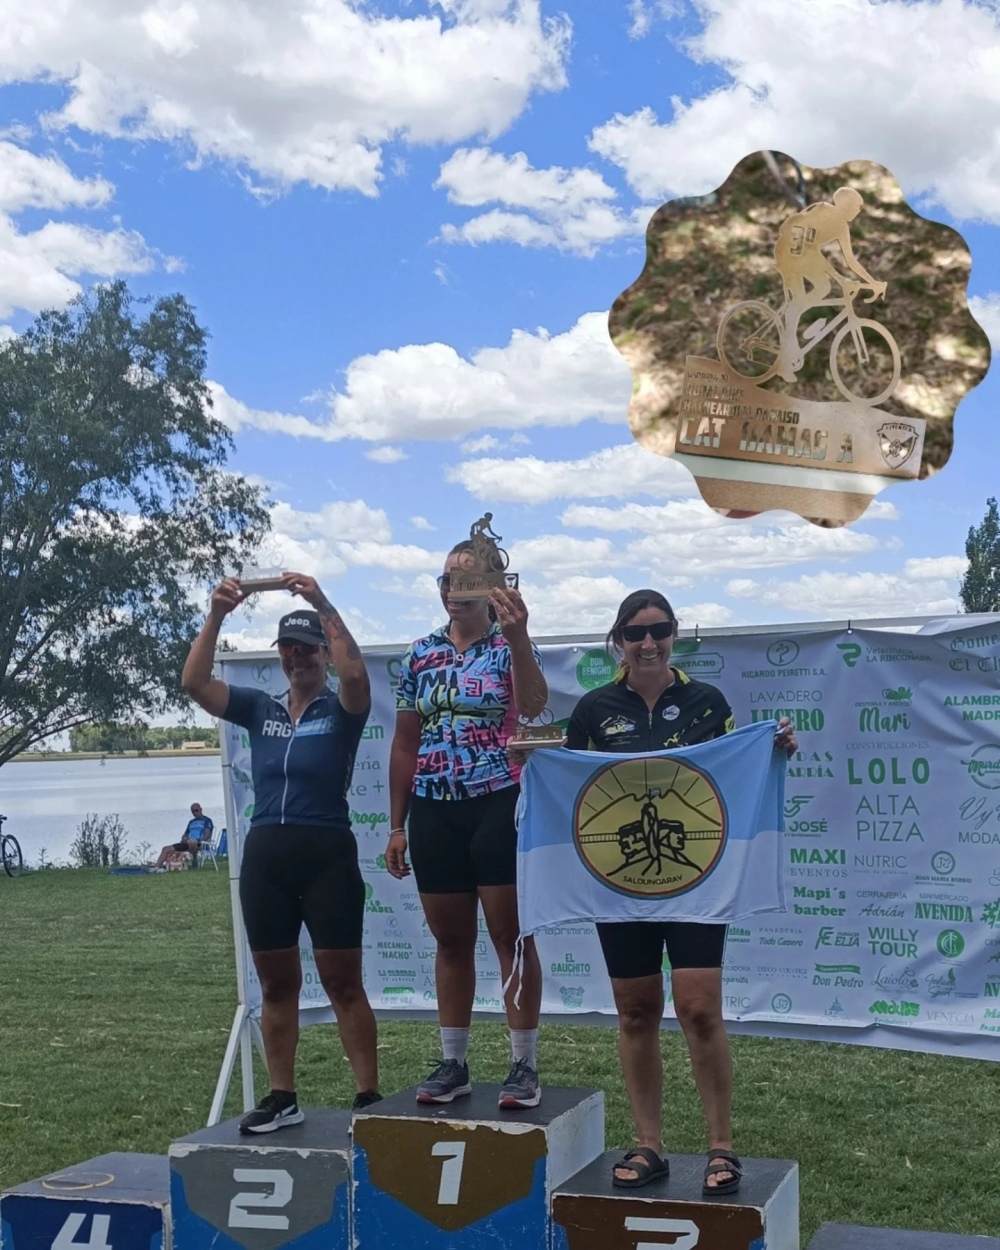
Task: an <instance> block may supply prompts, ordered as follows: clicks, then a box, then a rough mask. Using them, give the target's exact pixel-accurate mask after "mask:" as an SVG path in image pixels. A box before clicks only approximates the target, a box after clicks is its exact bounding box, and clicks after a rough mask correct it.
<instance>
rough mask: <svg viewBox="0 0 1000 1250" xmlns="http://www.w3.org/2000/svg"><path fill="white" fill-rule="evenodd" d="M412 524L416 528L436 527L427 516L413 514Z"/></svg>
mask: <svg viewBox="0 0 1000 1250" xmlns="http://www.w3.org/2000/svg"><path fill="white" fill-rule="evenodd" d="M410 524H411V525H412V526H413V528H414V529H415V530H432V529H433V528H434V526H433V525H431V523H430V521H428V520H427V518H426V517H425V516H411V517H410Z"/></svg>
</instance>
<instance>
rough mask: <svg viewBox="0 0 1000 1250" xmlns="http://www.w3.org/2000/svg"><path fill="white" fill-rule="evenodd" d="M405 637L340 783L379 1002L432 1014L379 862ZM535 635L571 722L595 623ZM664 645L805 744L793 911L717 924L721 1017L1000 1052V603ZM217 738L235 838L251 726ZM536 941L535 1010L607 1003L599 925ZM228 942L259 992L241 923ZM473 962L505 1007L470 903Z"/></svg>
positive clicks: (271, 665)
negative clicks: (908, 625) (971, 610)
mask: <svg viewBox="0 0 1000 1250" xmlns="http://www.w3.org/2000/svg"><path fill="white" fill-rule="evenodd" d="M402 651H403V648H402V647H401V648H400V651H399V654H396V655H393V654H386V653H385V652H384V651H383V652H381V653H379V654H371V655H368V656H367V657H366V658H367V662H368V668H369V673H370V675H371V681H372V696H373V707H372V714H371V718H370V720H369V723H368V727H367V728H366V730H365V735H364V738H363V740H362V742H361V746H360V749H359V752H358V760H357V764H356V767H355V771H354V777H353V782H352V786H351V792H350V808H351V813H352V821H353V826H354V831H355V834H356V836H357V839H358V845H359V852H360V860H361V866H362V871H363V873H364V877H365V882H366V892H367V901H366V908H365V910H366V915H365V937H364V972H365V983H366V986H367V989H368V993H369V996H370V997H371V1000H372V1003H373V1005H374V1006H375V1007H377V1008H379V1009H383V1010H386V1009H393V1010H401V1009H402V1010H414V1011H416V1010H420V1011H433V1010H434V1009H435V1008H436V996H435V989H434V940H433V938H432V937H431V935H430V933H429V931H428V928H427V924H426V922H425V920H424V918H423V913H422V911H421V908H420V901H419V898H418V896H417V891H416V886H415V885H414V882H413V878H412V877H410V878H408V879H406V880H405V881H394V880H393V879H392V878H391V877H390V876H389V874H388V873H387V872H386V871H385V859H384V852H385V846H386V841H387V837H388V830H389V818H388V812H389V749H390V746H391V739H392V726H393V723H394V720H395V709H394V688H395V683H396V680H397V678H398V673H399V661H400V657H401V655H402ZM541 651H542V657H543V662H544V666H545V672H546V676H547V678H548V682H549V687H550V698H549V708H548V711H549V713H550V714H551V719H552V721H553V722H554V723H556V724H565V723H566V720H567V719H568V717H569V715H570V712H571V711H572V709H573V707H574V705H575V703H576V701H577V700H578V699H579V698H580V696H581V695H582V694H584V693H585V692H586V691H587V690H592V689H594V688H595V687H597V686H599V685H602V684H604V683H605V682H607V681H609V680H611V678H612V676H613V675H614V664H613V663H612V661H611V660H610V658H609V657H608V656H607V655H606V653H605V652H604V649H603V647H602V646H601V645H600V644H599V643H597V642H594V641H592V640H584V639H581V640H580V641H579V642H577V643H565V644H560V645H552V646H543V647H542V648H541ZM676 662H677V664H678V665H679V666H680V667H682V668H684V669H685V670H686V671H687V672H688V673H689V675H690V676H692V677H693V678H695V679H696V680H701V681H710V682H712V683H713V684H715V685H717V686H719V687H720V688H721V689H722V690H723V691H724V693H725V694H726V697H727V698H728V700H729V702H730V704H731V705H732V707H733V711H734V713H735V716H736V723H737V725H751V724H754V723H756V722H762V721H765V720H772V719H774V718H780V717H782V716H787V717H788V718H789V719H790V720H791V721H792V723H793V724H794V726H795V729H796V733H797V735H798V739H799V746H800V750H799V752H798V754H797V755H796V756H795V757H794V758H793V759H792V760H791V761H790V763H789V766H788V770H787V775H786V784H785V801H784V816H785V832H784V835H783V838H782V847H781V863H782V871H783V877H784V881H783V886H784V895H785V902H786V909H785V911H784V912H779V913H769V914H766V915H758V916H753V917H749V918H746V919H743V920H740V921H739V922H738V923H736V924H734V925H731V926H730V930H729V939H728V943H727V948H726V963H725V970H724V978H725V984H724V1007H725V1015H726V1017H727V1019H729V1020H730V1021H734V1022H736V1021H738V1022H739V1026H738V1027H739V1028H740V1029H741V1030H744V1031H748V1032H760V1033H764V1034H780V1035H785V1036H788V1035H795V1030H796V1029H798V1030H800V1033H799V1035H806V1034H808V1035H809V1036H811V1037H817V1036H818V1037H823V1036H826V1037H829V1038H830V1039H831V1040H836V1041H841V1042H843V1041H855V1042H859V1043H861V1044H872V1045H889V1046H893V1047H902V1048H909V1049H916V1050H933V1051H939V1052H944V1053H954V1054H962V1055H973V1054H975V1055H977V1056H980V1057H984V1058H991V1057H992V1058H1000V1047H998V1046H995V1045H994V1036H997V1035H1000V719H998V718H996V717H994V716H993V715H992V713H993V712H994V711H996V712H1000V703H998V702H997V699H998V698H1000V696H998V695H997V694H996V690H997V681H998V674H1000V618H996V617H965V618H963V617H957V618H949V619H947V620H942V621H938V622H935V623H934V624H933V626H931V627H928V628H926V629H924V630H921V631H920V632H919V633H914V632H912V631H902V630H900V631H888V630H865V629H861V630H859V629H855V630H852V631H850V632H846V631H834V630H829V631H822V630H821V631H814V632H810V631H805V630H804V631H802V632H782V633H774V634H769V635H768V634H743V635H739V634H734V635H731V636H725V635H717V634H716V635H712V636H711V637H709V638H705V639H701V640H692V639H682V640H681V642H680V643H679V644H678V646H677V650H676ZM219 666H220V675H221V676H222V678H223V680H224V681H227V682H231V683H233V684H236V685H251V686H256V687H257V688H259V689H265V690H270V691H273V692H275V693H278V692H280V691H281V690H283V689H284V686H285V682H284V678H283V676H282V673H281V669H280V667H279V665H278V663H277V662H276V661H275V660H274V659H268V658H264V657H260V656H253V657H240V656H239V655H234V654H227V655H222V656H220V657H219ZM224 735H225V744H226V754H225V755H224V757H223V758H224V760H225V761H226V764H225V767H226V780H227V785H228V787H229V789H230V793H231V800H232V808H233V811H234V812H235V813H236V814H237V825H238V829H237V831H236V832H237V837H236V839H235V843H236V845H235V850H236V852H237V854H238V851H239V847H240V845H241V844H242V836H243V835H245V833H246V829H247V827H248V825H249V820H250V817H251V815H252V812H253V788H252V783H251V777H250V752H249V743H248V742H247V739H246V735H245V733H244V732H243V730H241V729H240V728H239V727H238V726H234V725H228V726H225V727H224ZM230 832H231V833H232V831H230ZM231 845H233V843H232V842H231ZM537 941H538V946H539V951H540V954H541V959H542V967H543V970H544V973H545V984H544V999H543V1008H544V1010H545V1011H546V1012H547V1013H559V1014H565V1015H572V1014H576V1013H588V1012H601V1013H608V1014H611V1013H613V1011H614V1006H613V1002H612V998H611V987H610V984H609V982H608V978H607V974H606V972H605V967H604V961H603V958H602V955H601V949H600V945H599V943H598V941H597V937H596V935H595V933H594V930H593V926H592V925H590V924H588V923H585V922H574V923H572V924H567V925H564V926H563V927H562V928H559V929H556V930H554V931H550V932H546V933H544V934H540V935H539V936H538V939H537ZM302 943H303V953H302V965H303V987H302V996H301V1007H302V1009H303V1020H304V1021H312V1020H317V1021H318V1020H321V1019H326V1020H329V1019H330V1018H331V1014H330V1011H329V1005H328V1003H327V1001H326V996H325V994H324V993H323V989H322V986H321V985H320V983H319V978H318V976H317V974H316V969H315V965H314V962H313V958H312V952H311V951H310V949H309V943H308V936H307V935H306V934H305V932H303V934H302ZM240 947H241V954H242V958H243V962H244V967H245V971H246V977H247V985H248V989H249V995H250V1001H251V1003H252V1004H254V1005H256V1004H258V1003H259V989H258V987H257V985H256V980H255V978H254V975H253V965H252V961H251V959H250V956H249V952H248V951H247V949H246V943H245V941H243V940H242V938H241V939H240ZM476 966H477V991H476V1004H475V1005H476V1009H477V1010H479V1011H486V1012H500V1011H502V1002H501V993H502V987H501V984H500V975H499V969H498V967H497V963H496V959H495V957H494V954H493V949H492V946H491V945H490V942H489V937H488V934H487V933H486V931H485V926H484V925H483V923H482V921H480V934H479V941H478V943H477V949H476ZM664 970H665V972H667V973H669V964H667V963H666V961H665V965H664ZM668 998H669V996H668ZM667 1015H668V1016H672V1015H673V1009H672V1007H671V1006H670V1005H669V1002H668V1006H667Z"/></svg>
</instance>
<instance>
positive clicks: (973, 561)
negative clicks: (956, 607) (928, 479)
mask: <svg viewBox="0 0 1000 1250" xmlns="http://www.w3.org/2000/svg"><path fill="white" fill-rule="evenodd" d="M965 554H966V555H967V556H968V557H969V567H968V568H967V569H966V570H965V576H964V577H963V578H962V585H961V587H960V588H959V592H958V593H959V596H960V598H961V600H962V607H963V608H964V609H965V610H966V612H1000V515H998V513H997V501H996V500H995V499H987V501H986V516H985V517H983V520H982V524H980V525H973V526H972V527H971V528H970V530H969V537H968V538H967V539H966V540H965Z"/></svg>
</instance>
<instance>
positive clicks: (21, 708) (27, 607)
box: [0, 283, 269, 765]
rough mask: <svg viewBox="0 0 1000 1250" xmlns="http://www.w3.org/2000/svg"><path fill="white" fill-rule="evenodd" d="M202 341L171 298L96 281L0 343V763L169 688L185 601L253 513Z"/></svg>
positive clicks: (250, 531)
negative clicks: (134, 293)
mask: <svg viewBox="0 0 1000 1250" xmlns="http://www.w3.org/2000/svg"><path fill="white" fill-rule="evenodd" d="M143 314H144V315H143ZM205 340H206V334H205V331H204V330H203V329H202V328H201V327H200V326H199V325H198V323H197V321H196V320H195V317H194V312H193V310H192V308H191V306H190V305H189V304H188V303H187V301H186V300H185V299H184V298H183V297H182V296H180V295H173V296H168V297H164V298H161V299H158V300H156V301H155V302H151V303H146V304H145V306H140V305H139V304H138V303H137V302H136V301H134V300H133V299H132V298H131V296H130V295H129V292H128V290H127V288H126V287H125V285H124V284H123V283H113V284H109V285H106V286H101V287H98V288H96V289H95V290H94V291H92V292H91V293H90V294H89V295H87V296H81V297H80V298H79V299H78V300H77V301H75V302H74V303H73V304H72V305H70V307H69V308H67V309H65V310H63V311H53V312H45V313H42V314H41V315H40V316H39V317H38V318H37V319H36V320H35V321H34V323H33V324H32V325H31V327H30V328H29V329H28V330H27V331H26V332H25V333H24V334H22V335H21V336H20V337H18V338H16V339H13V340H11V341H10V342H9V343H6V344H4V345H3V348H2V349H0V765H2V764H3V763H5V762H6V761H7V760H8V759H10V758H11V756H13V755H15V754H17V753H18V752H19V751H23V750H24V749H25V748H26V747H28V746H30V745H31V744H32V743H35V742H38V741H40V740H41V739H43V738H46V737H48V736H49V735H51V734H53V733H57V732H59V731H61V730H65V729H69V728H71V727H72V726H74V725H80V724H85V723H87V722H91V721H100V722H105V723H106V722H111V721H116V720H125V721H135V720H141V719H145V718H146V717H149V716H152V715H155V714H157V713H159V712H162V711H163V710H164V709H165V708H168V707H170V706H173V705H180V704H182V703H184V702H186V701H184V700H183V696H182V695H181V692H180V686H179V674H180V670H181V667H182V665H183V660H184V656H185V654H186V652H187V648H188V646H189V643H190V641H191V638H192V637H193V636H194V633H195V632H196V629H197V627H198V622H199V617H200V613H199V611H198V610H197V608H196V606H195V604H194V602H193V597H194V595H195V594H196V593H197V590H198V588H199V586H203V585H204V584H205V583H206V582H208V581H211V580H215V579H217V578H219V577H220V576H221V575H223V574H224V573H226V572H230V571H232V570H234V569H239V568H240V567H241V565H242V563H243V561H244V560H245V559H246V557H247V555H248V554H249V553H250V551H252V550H253V549H254V548H255V547H256V546H257V545H258V544H259V542H260V540H261V538H262V537H263V535H264V534H265V533H266V531H267V528H268V524H269V522H268V515H267V509H266V502H267V501H266V500H265V499H264V498H263V496H262V494H261V492H260V490H259V489H258V488H257V487H255V486H253V485H251V484H250V483H249V482H247V481H246V480H245V479H244V478H242V477H239V476H238V475H235V474H233V473H231V472H229V471H227V470H226V468H225V465H226V460H227V457H228V455H229V453H230V452H231V450H232V440H231V438H230V435H229V433H228V431H227V430H226V428H225V427H224V426H223V424H222V423H221V422H220V421H218V420H217V419H216V418H215V417H213V416H212V414H211V411H210V396H209V393H208V390H207V387H206V385H205V376H204V375H205Z"/></svg>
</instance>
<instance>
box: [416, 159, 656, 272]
mask: <svg viewBox="0 0 1000 1250" xmlns="http://www.w3.org/2000/svg"><path fill="white" fill-rule="evenodd" d="M434 185H435V186H436V187H439V188H444V189H445V190H446V191H447V193H448V199H449V200H450V201H451V202H452V203H453V204H460V205H463V206H465V207H468V208H481V207H482V206H483V205H485V204H499V205H501V206H502V207H500V208H491V209H490V210H489V211H488V212H485V213H481V214H479V215H478V216H476V217H472V218H470V219H469V220H468V221H466V222H463V223H462V224H461V225H454V224H448V225H445V226H442V228H441V237H442V239H444V241H445V242H446V243H473V244H478V243H493V242H507V243H517V244H520V245H521V246H522V247H556V248H559V249H560V250H562V251H569V252H577V253H579V254H580V255H583V256H591V255H593V253H594V252H595V251H596V249H597V248H598V247H599V246H600V245H601V244H604V243H609V242H611V241H612V240H613V239H618V238H621V237H623V236H626V235H639V234H642V233H643V231H644V230H645V229H646V223H647V222H648V220H649V216H650V212H651V211H652V210H651V209H636V210H634V211H631V212H628V213H624V212H622V210H621V208H620V207H619V206H618V205H617V204H616V203H615V202H614V201H616V200H617V198H618V192H617V191H615V189H614V188H613V187H610V186H608V184H607V183H606V182H605V181H604V179H603V178H602V177H601V175H600V174H598V173H597V172H595V171H594V170H592V169H583V168H578V169H563V168H562V167H561V166H558V165H553V166H550V167H549V168H548V169H535V168H533V167H532V166H531V164H529V162H528V158H527V156H526V155H525V154H524V153H523V152H516V153H515V154H514V155H513V156H504V155H502V154H501V153H499V152H493V151H491V150H490V149H489V148H461V149H459V150H458V151H457V152H455V153H453V155H452V156H450V157H449V158H448V160H447V161H445V163H444V164H443V165H442V166H441V173H440V176H439V177H438V180H437V182H436V183H435V184H434Z"/></svg>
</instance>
